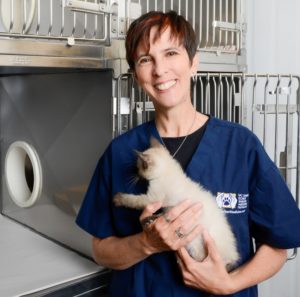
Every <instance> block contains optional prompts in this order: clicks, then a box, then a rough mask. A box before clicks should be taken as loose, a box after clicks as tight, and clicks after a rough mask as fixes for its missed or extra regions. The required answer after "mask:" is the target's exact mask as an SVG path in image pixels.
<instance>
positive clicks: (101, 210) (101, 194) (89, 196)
mask: <svg viewBox="0 0 300 297" xmlns="http://www.w3.org/2000/svg"><path fill="white" fill-rule="evenodd" d="M111 170H112V169H111V150H110V147H108V149H107V150H106V152H105V153H104V154H103V156H102V157H101V159H100V160H99V162H98V164H97V166H96V169H95V171H94V174H93V177H92V179H91V182H90V184H89V187H88V190H87V193H86V195H85V198H84V200H83V203H82V205H81V208H80V210H79V213H78V216H77V219H76V223H77V224H78V225H79V226H80V227H81V228H82V229H83V230H85V231H86V232H88V233H90V234H91V235H93V236H95V237H99V238H105V237H109V236H113V235H115V231H114V224H113V220H112V210H111V203H110V201H111Z"/></svg>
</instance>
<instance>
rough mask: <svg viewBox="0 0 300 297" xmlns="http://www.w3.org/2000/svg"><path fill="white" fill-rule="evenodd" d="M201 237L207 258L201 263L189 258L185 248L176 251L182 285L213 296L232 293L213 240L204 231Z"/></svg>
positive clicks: (227, 275) (226, 273) (228, 276)
mask: <svg viewBox="0 0 300 297" xmlns="http://www.w3.org/2000/svg"><path fill="white" fill-rule="evenodd" d="M202 236H203V240H204V244H205V245H206V249H207V251H208V255H207V257H206V258H205V259H204V260H203V261H202V262H198V261H196V260H194V259H193V258H191V256H190V255H189V254H188V252H187V250H186V249H185V248H181V249H179V250H178V251H177V259H178V261H177V262H178V264H179V266H180V269H181V272H182V276H183V281H184V283H185V284H186V285H187V286H189V287H193V288H197V289H201V290H203V291H207V292H210V293H213V294H221V295H226V294H230V293H233V291H234V290H233V288H232V281H231V277H230V274H229V273H228V272H227V270H226V269H225V266H224V263H223V261H222V259H221V256H220V254H219V252H218V250H217V247H216V244H215V242H214V240H213V239H212V237H211V236H210V235H209V233H208V232H207V231H205V230H204V231H203V233H202Z"/></svg>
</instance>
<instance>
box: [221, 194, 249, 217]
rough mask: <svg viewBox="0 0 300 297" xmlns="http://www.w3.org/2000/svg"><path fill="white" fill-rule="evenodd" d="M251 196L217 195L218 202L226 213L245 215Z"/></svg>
mask: <svg viewBox="0 0 300 297" xmlns="http://www.w3.org/2000/svg"><path fill="white" fill-rule="evenodd" d="M248 196H249V194H235V193H220V192H218V193H217V197H216V202H217V205H218V207H219V208H221V209H222V210H223V211H224V212H225V213H244V212H245V211H246V209H247V207H248Z"/></svg>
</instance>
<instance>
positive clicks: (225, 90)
mask: <svg viewBox="0 0 300 297" xmlns="http://www.w3.org/2000/svg"><path fill="white" fill-rule="evenodd" d="M299 84H300V77H299V76H293V75H277V74H276V75H274V74H244V73H198V74H197V75H196V76H195V77H194V78H193V82H192V86H193V97H192V100H193V104H194V106H196V108H197V110H199V111H200V112H202V113H206V114H210V115H212V116H215V117H218V118H221V119H225V120H228V121H233V122H237V123H240V124H242V125H245V126H246V127H248V128H249V129H250V130H252V131H253V132H254V133H255V134H256V135H257V136H258V137H259V139H260V140H261V141H262V143H263V145H264V148H265V149H266V151H267V153H268V154H269V156H270V157H271V159H272V160H273V161H274V163H275V164H276V165H277V167H278V168H279V169H280V171H281V173H282V175H283V177H284V178H285V180H286V182H287V184H288V186H289V188H290V189H291V191H292V194H293V195H294V197H295V199H296V201H297V203H298V205H299V176H300V175H299V170H300V166H299V165H300V163H299V162H300V151H299V148H300V140H299V131H300V119H299V100H300V88H299ZM153 111H154V108H153V104H152V102H151V101H150V100H149V97H148V96H147V95H146V94H145V93H144V92H143V91H142V90H141V89H140V88H138V86H137V85H136V83H135V81H134V79H133V77H132V76H131V75H130V74H122V75H121V76H120V77H119V78H118V80H117V83H116V98H115V109H114V115H115V117H114V134H115V135H118V134H121V133H123V132H125V131H127V130H128V129H130V128H132V127H134V126H136V125H138V124H141V123H143V122H144V121H147V120H150V119H152V118H153V116H154V113H153ZM241 149H243V148H242V144H241ZM295 254H296V250H295V251H294V253H293V255H291V257H290V258H293V257H295Z"/></svg>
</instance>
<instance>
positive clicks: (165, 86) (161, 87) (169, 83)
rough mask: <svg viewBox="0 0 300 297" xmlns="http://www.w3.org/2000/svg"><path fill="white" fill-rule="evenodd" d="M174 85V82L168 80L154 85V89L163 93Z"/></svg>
mask: <svg viewBox="0 0 300 297" xmlns="http://www.w3.org/2000/svg"><path fill="white" fill-rule="evenodd" d="M175 84H176V80H170V81H167V82H166V83H163V84H159V85H156V88H157V89H159V90H160V91H164V90H167V89H169V88H171V87H172V86H174V85H175Z"/></svg>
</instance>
